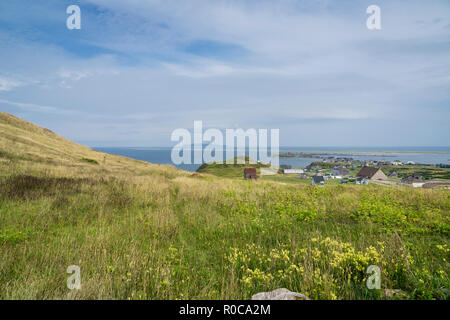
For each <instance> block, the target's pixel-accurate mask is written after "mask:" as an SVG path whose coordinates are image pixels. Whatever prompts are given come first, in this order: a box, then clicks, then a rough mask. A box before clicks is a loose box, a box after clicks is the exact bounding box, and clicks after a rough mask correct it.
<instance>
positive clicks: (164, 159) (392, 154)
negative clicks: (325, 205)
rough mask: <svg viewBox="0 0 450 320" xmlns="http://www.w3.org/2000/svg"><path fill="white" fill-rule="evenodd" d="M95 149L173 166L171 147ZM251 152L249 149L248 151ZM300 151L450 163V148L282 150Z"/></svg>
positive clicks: (299, 161)
mask: <svg viewBox="0 0 450 320" xmlns="http://www.w3.org/2000/svg"><path fill="white" fill-rule="evenodd" d="M94 149H95V150H98V151H101V152H105V153H110V154H115V155H120V156H125V157H128V158H132V159H137V160H142V161H147V162H151V163H157V164H171V165H173V163H172V160H171V151H172V148H171V147H166V148H165V147H157V148H126V147H120V148H119V147H95V148H94ZM247 151H248V150H247ZM286 152H293V153H295V152H297V153H308V154H315V155H320V156H336V157H351V158H353V159H355V160H377V161H380V160H388V161H393V160H400V161H402V162H406V161H414V162H415V163H422V164H440V163H444V164H450V147H378V148H376V147H370V148H368V147H340V148H337V147H281V148H280V153H286ZM321 160H322V159H320V158H315V157H308V158H302V157H295V158H280V164H287V165H291V166H292V167H294V168H302V167H305V166H307V165H308V164H310V163H311V162H313V161H321ZM199 166H200V165H198V164H181V165H175V167H177V168H180V169H182V170H186V171H196V170H197V169H198V167H199Z"/></svg>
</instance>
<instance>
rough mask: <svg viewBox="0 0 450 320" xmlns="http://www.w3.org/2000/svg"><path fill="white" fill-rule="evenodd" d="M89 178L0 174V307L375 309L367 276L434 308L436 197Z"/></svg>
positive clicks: (449, 201)
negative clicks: (291, 294) (255, 298)
mask: <svg viewBox="0 0 450 320" xmlns="http://www.w3.org/2000/svg"><path fill="white" fill-rule="evenodd" d="M101 167H102V166H101V165H100V166H99V165H94V166H92V165H89V164H86V167H85V170H80V168H79V167H73V168H70V167H64V169H65V170H63V167H61V168H58V167H53V166H51V165H49V166H45V170H43V169H44V166H43V165H37V164H36V165H35V166H34V167H33V165H32V164H27V165H16V166H15V170H14V171H12V172H10V171H9V170H7V169H6V167H3V168H4V169H5V170H4V171H3V175H2V176H1V178H0V252H1V257H2V259H0V298H2V299H72V298H75V299H186V298H189V299H241V298H242V299H247V298H250V297H251V295H253V294H255V293H256V292H260V291H266V290H272V289H275V288H278V287H287V288H288V289H290V290H294V291H298V292H301V293H303V294H306V295H307V296H309V297H311V298H313V299H381V298H386V297H385V296H384V294H383V291H382V290H381V291H378V290H375V291H373V290H368V289H367V288H366V286H365V281H366V277H367V275H366V274H365V270H366V268H367V267H368V266H369V265H370V264H375V265H378V266H379V267H380V268H381V271H382V282H381V283H382V288H383V289H391V288H392V289H402V290H404V291H407V292H408V293H409V295H410V296H409V297H410V298H417V299H431V298H439V299H445V298H446V291H445V290H443V289H448V288H449V278H448V260H449V258H450V257H449V252H450V248H449V238H448V236H449V212H450V194H449V192H448V191H445V190H412V189H409V188H407V189H406V188H398V189H396V188H389V189H388V188H383V187H377V186H327V187H316V188H314V187H311V186H304V185H285V184H284V185H283V184H279V183H275V182H270V181H258V182H252V181H239V180H233V179H223V178H217V177H213V176H209V175H202V174H194V175H190V174H188V173H183V172H179V171H176V170H173V169H170V168H168V167H154V168H153V167H152V168H151V169H146V168H139V167H136V168H131V167H128V168H125V169H120V170H119V169H117V168H116V169H111V168H101ZM73 264H75V265H79V266H80V268H81V283H82V288H81V290H69V289H67V287H66V279H67V277H68V276H69V275H68V274H66V268H67V267H68V266H69V265H73Z"/></svg>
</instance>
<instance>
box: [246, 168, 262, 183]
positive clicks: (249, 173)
mask: <svg viewBox="0 0 450 320" xmlns="http://www.w3.org/2000/svg"><path fill="white" fill-rule="evenodd" d="M258 178H259V177H258V175H257V174H256V168H244V179H252V180H256V179H258Z"/></svg>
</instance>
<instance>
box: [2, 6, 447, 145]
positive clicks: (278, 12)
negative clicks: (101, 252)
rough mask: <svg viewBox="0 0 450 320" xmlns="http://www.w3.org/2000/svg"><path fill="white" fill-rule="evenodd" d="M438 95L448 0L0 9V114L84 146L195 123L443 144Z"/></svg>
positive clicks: (304, 140)
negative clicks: (74, 21)
mask: <svg viewBox="0 0 450 320" xmlns="http://www.w3.org/2000/svg"><path fill="white" fill-rule="evenodd" d="M73 4H75V5H78V6H79V7H80V9H81V29H80V30H76V29H75V30H69V29H68V28H67V27H66V19H67V18H68V16H69V15H68V14H67V13H66V8H67V7H68V6H69V5H73ZM373 4H375V5H378V6H379V7H380V9H381V30H369V29H368V28H367V27H366V20H367V18H368V17H369V14H367V13H366V9H367V7H368V6H369V5H373ZM449 89H450V1H448V0H434V1H433V0H432V1H423V0H409V1H402V0H387V1H384V0H370V1H365V0H361V1H357V0H339V1H337V0H335V1H332V0H240V1H237V0H233V1H231V0H227V1H225V0H215V1H206V0H202V1H200V0H186V1H183V0H140V1H139V0H127V1H122V0H83V1H76V0H69V1H66V0H45V1H44V0H43V1H34V0H28V1H27V0H17V1H1V2H0V110H1V111H5V112H9V113H11V114H14V115H16V116H19V117H21V118H24V119H26V120H28V121H31V122H33V123H36V124H38V125H41V126H43V127H46V128H49V129H51V130H52V131H55V132H56V133H58V134H60V135H62V136H64V137H66V138H68V139H71V140H74V141H76V142H79V143H83V144H86V145H89V146H92V147H95V146H129V147H132V146H148V147H150V146H170V145H173V144H174V142H171V141H170V136H171V133H172V132H173V131H174V130H175V129H177V128H186V129H191V128H192V127H193V124H194V121H195V120H201V121H203V126H204V127H205V128H218V129H221V130H223V129H226V128H229V129H235V128H242V129H244V130H247V129H250V128H255V129H263V128H266V129H279V130H280V145H281V146H366V147H371V146H448V145H449V139H448V137H449V136H450V125H449V119H450V90H449Z"/></svg>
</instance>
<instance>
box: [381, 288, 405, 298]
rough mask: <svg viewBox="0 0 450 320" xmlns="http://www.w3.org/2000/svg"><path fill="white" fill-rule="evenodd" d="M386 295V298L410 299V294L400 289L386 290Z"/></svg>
mask: <svg viewBox="0 0 450 320" xmlns="http://www.w3.org/2000/svg"><path fill="white" fill-rule="evenodd" d="M384 295H385V296H386V297H401V298H406V297H408V295H409V294H408V292H406V291H403V290H400V289H384Z"/></svg>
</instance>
